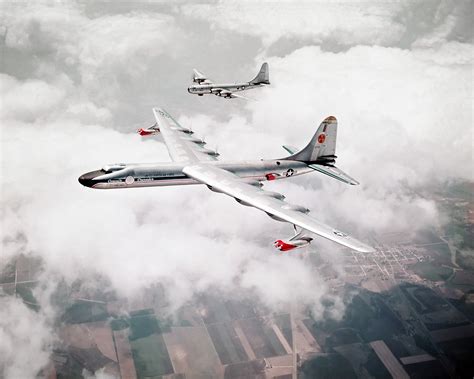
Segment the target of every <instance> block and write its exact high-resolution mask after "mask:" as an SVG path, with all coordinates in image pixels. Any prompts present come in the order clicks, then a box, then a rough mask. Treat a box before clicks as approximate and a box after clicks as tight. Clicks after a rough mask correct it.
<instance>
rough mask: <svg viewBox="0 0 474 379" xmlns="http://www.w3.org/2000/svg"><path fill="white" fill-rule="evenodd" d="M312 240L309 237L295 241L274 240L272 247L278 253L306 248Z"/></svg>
mask: <svg viewBox="0 0 474 379" xmlns="http://www.w3.org/2000/svg"><path fill="white" fill-rule="evenodd" d="M312 240H313V239H312V238H310V237H299V238H297V239H289V240H276V241H275V242H274V243H273V246H275V248H277V249H278V250H280V251H290V250H293V249H299V248H302V247H305V246H308V245H309V244H310V243H311V241H312Z"/></svg>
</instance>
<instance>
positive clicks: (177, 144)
mask: <svg viewBox="0 0 474 379" xmlns="http://www.w3.org/2000/svg"><path fill="white" fill-rule="evenodd" d="M153 114H154V115H155V119H156V123H157V126H158V128H159V129H160V132H161V135H162V136H163V140H164V141H165V144H166V147H167V148H168V153H169V155H170V157H171V160H173V161H174V162H198V161H213V160H216V159H217V156H218V155H219V154H218V153H217V152H215V151H213V150H209V149H206V148H205V147H204V145H205V142H204V141H202V140H201V139H199V138H196V137H194V136H193V132H192V131H191V130H190V129H186V128H183V127H182V126H181V125H179V124H178V122H177V121H176V120H175V119H174V118H173V117H171V116H170V115H169V114H168V113H167V112H166V111H165V110H164V109H160V108H153Z"/></svg>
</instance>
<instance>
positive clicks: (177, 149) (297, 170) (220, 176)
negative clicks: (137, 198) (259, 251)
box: [79, 108, 374, 252]
mask: <svg viewBox="0 0 474 379" xmlns="http://www.w3.org/2000/svg"><path fill="white" fill-rule="evenodd" d="M153 113H154V115H155V119H156V123H155V124H154V125H153V126H151V127H149V128H146V129H139V130H138V133H139V134H140V135H142V136H153V135H160V134H161V136H162V137H163V140H164V142H165V144H166V147H167V148H168V152H169V155H170V157H171V160H172V162H169V163H158V164H156V163H139V164H135V163H131V164H125V163H119V164H110V165H106V166H104V167H103V168H102V169H100V170H96V171H92V172H89V173H86V174H84V175H82V176H81V177H80V178H79V182H80V183H81V184H82V185H84V186H87V187H91V188H102V189H113V188H135V187H159V186H171V185H184V184H205V185H206V186H207V187H208V188H209V189H210V190H212V191H214V192H219V193H224V194H226V195H229V196H231V197H233V198H234V199H235V200H236V201H237V202H238V203H240V204H242V205H246V206H251V207H255V208H257V209H260V210H261V211H263V212H265V213H266V214H267V215H268V216H270V217H271V218H273V219H275V220H277V221H284V222H288V223H291V224H293V225H294V228H295V235H294V236H293V237H291V238H288V239H278V240H277V241H275V242H274V246H275V247H276V248H277V249H279V250H281V251H289V250H293V249H296V248H300V247H303V246H307V245H309V244H310V243H311V241H312V240H313V239H312V238H311V237H308V235H307V234H309V233H314V234H316V235H318V236H321V237H324V238H326V239H328V240H331V241H334V242H336V243H338V244H340V245H343V246H346V247H348V248H350V249H353V250H356V251H360V252H372V251H374V250H373V248H372V247H370V246H368V245H366V244H364V243H362V242H360V241H358V240H357V239H355V238H353V237H350V236H349V235H348V234H346V233H343V232H341V231H339V230H337V229H335V228H333V227H331V226H328V225H325V224H323V223H322V222H320V221H317V220H316V219H314V218H312V217H311V216H309V212H310V211H309V209H308V208H306V207H304V206H302V205H296V204H290V203H287V202H285V196H283V195H282V194H280V193H277V192H270V191H265V190H263V189H262V186H263V182H264V181H271V180H280V179H286V178H290V177H292V176H296V175H302V174H306V173H309V172H314V171H318V172H320V173H322V174H325V175H328V176H330V177H332V178H334V179H337V180H340V181H341V182H344V183H347V184H351V185H357V184H359V183H358V182H357V181H356V180H355V179H353V178H351V177H350V176H349V175H347V174H345V173H344V172H343V171H342V170H340V169H339V168H337V167H336V166H335V161H336V155H335V153H336V136H337V120H336V118H335V117H333V116H329V117H327V118H326V119H325V120H324V121H323V122H322V123H321V125H320V126H319V127H318V129H317V131H316V133H315V134H314V136H313V138H311V140H310V141H309V143H308V144H307V145H306V147H305V148H304V149H302V150H300V151H297V149H295V148H293V147H290V146H283V147H284V148H285V149H286V150H287V151H288V152H289V153H290V155H289V156H287V157H285V158H281V159H269V160H263V159H262V160H255V161H218V157H219V154H218V153H217V152H216V151H214V150H210V149H208V148H206V147H205V145H206V143H205V142H204V141H203V140H202V139H200V138H197V137H196V136H195V135H194V132H193V131H192V130H190V129H187V128H184V127H182V126H181V125H180V124H178V122H176V120H175V119H174V118H173V117H172V116H171V115H169V114H168V113H167V112H166V111H165V110H163V109H159V108H154V109H153ZM298 228H299V229H298Z"/></svg>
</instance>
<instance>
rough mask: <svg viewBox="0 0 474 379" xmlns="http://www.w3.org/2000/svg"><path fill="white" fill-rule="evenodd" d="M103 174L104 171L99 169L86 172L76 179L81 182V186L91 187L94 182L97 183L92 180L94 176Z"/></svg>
mask: <svg viewBox="0 0 474 379" xmlns="http://www.w3.org/2000/svg"><path fill="white" fill-rule="evenodd" d="M103 174H104V172H102V171H101V170H98V171H91V172H88V173H87V174H84V175H81V176H80V177H79V179H78V180H79V183H81V184H82V185H83V186H86V187H92V186H93V185H94V184H96V183H97V180H94V178H96V177H97V176H99V175H103Z"/></svg>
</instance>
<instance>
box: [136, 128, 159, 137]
mask: <svg viewBox="0 0 474 379" xmlns="http://www.w3.org/2000/svg"><path fill="white" fill-rule="evenodd" d="M159 132H160V129H159V128H156V127H155V128H147V129H143V128H140V129H138V130H137V133H138V134H140V135H141V136H150V135H152V134H156V133H159Z"/></svg>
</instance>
